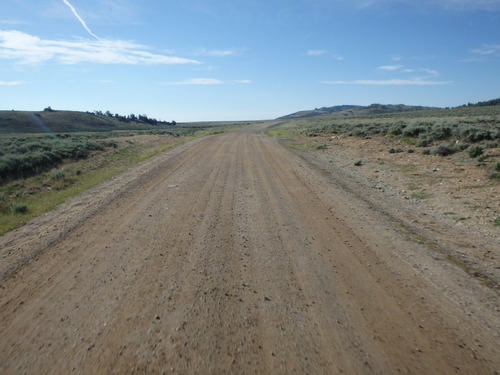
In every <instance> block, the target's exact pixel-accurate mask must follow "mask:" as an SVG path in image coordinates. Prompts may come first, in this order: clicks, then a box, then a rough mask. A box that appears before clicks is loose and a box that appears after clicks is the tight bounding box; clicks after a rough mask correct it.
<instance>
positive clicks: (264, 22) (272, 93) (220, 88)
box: [0, 0, 500, 122]
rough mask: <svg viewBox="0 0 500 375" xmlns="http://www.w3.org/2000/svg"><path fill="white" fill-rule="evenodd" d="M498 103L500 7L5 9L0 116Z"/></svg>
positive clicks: (152, 2) (278, 2)
mask: <svg viewBox="0 0 500 375" xmlns="http://www.w3.org/2000/svg"><path fill="white" fill-rule="evenodd" d="M498 97H500V0H418V1H417V0H412V1H410V0H1V3H0V109H7V110H10V109H18V110H42V109H43V108H45V107H46V106H51V107H52V108H54V109H68V110H70V109H71V110H81V111H93V110H102V111H107V110H109V111H111V112H112V113H120V114H123V115H126V114H130V113H134V114H147V115H148V116H150V117H155V118H158V119H162V120H166V121H170V120H176V121H178V122H179V121H198V120H255V119H271V118H275V117H278V116H282V115H286V114H289V113H291V112H295V111H298V110H303V109H312V108H316V107H323V106H333V105H341V104H358V105H368V104H372V103H383V104H400V103H402V104H409V105H427V106H439V107H446V106H457V105H461V104H464V103H468V102H477V101H483V100H489V99H495V98H498Z"/></svg>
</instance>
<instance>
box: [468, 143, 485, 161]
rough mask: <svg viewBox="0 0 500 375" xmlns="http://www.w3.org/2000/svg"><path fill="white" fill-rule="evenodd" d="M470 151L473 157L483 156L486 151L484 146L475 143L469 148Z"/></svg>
mask: <svg viewBox="0 0 500 375" xmlns="http://www.w3.org/2000/svg"><path fill="white" fill-rule="evenodd" d="M467 151H468V153H469V156H470V157H471V158H477V157H478V156H481V155H482V154H483V152H484V148H483V147H482V146H479V145H473V146H470V147H469V149H468V150H467Z"/></svg>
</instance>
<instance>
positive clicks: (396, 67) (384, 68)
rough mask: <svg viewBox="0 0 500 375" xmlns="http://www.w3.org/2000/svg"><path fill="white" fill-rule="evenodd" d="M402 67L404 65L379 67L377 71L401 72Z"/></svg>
mask: <svg viewBox="0 0 500 375" xmlns="http://www.w3.org/2000/svg"><path fill="white" fill-rule="evenodd" d="M402 67H403V65H384V66H379V67H378V68H377V69H379V70H388V71H393V70H399V69H401V68H402Z"/></svg>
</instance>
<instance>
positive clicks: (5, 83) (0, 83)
mask: <svg viewBox="0 0 500 375" xmlns="http://www.w3.org/2000/svg"><path fill="white" fill-rule="evenodd" d="M22 84H24V82H21V81H0V86H19V85H22Z"/></svg>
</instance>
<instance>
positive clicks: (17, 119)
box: [0, 109, 175, 134]
mask: <svg viewBox="0 0 500 375" xmlns="http://www.w3.org/2000/svg"><path fill="white" fill-rule="evenodd" d="M131 116H133V115H131ZM172 125H175V122H174V123H169V122H160V121H157V120H155V119H149V118H148V117H147V116H145V115H140V116H137V117H136V116H133V117H130V116H119V115H112V114H111V113H109V112H108V114H102V113H100V112H97V113H91V112H77V111H55V110H52V109H48V110H47V109H46V110H44V111H40V112H29V111H0V134H7V133H47V132H51V133H68V132H96V131H112V130H132V129H134V130H137V129H145V130H146V129H158V128H164V127H167V126H168V127H169V126H172Z"/></svg>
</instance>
